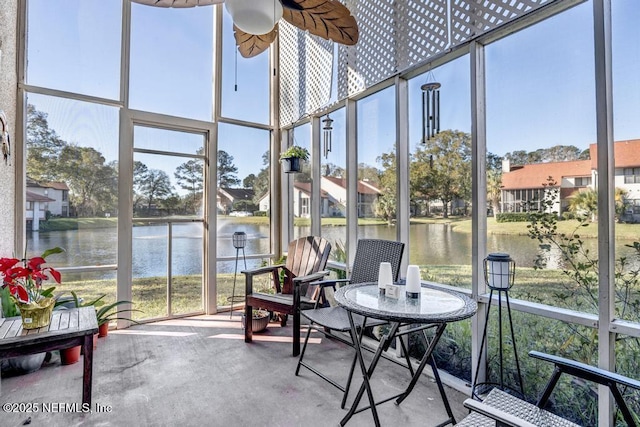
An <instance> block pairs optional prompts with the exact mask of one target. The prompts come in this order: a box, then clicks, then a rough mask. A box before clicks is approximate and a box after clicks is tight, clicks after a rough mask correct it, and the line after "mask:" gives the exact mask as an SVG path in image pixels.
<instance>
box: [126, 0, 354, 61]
mask: <svg viewBox="0 0 640 427" xmlns="http://www.w3.org/2000/svg"><path fill="white" fill-rule="evenodd" d="M131 1H133V2H134V3H141V4H146V5H149V6H155V7H179V8H184V7H196V6H206V5H213V4H219V3H223V2H224V3H225V5H226V7H227V10H228V11H229V14H230V15H231V18H232V20H233V23H234V24H235V25H234V27H233V32H234V36H235V39H236V45H237V46H238V51H239V52H240V55H242V56H243V57H244V58H251V57H253V56H256V55H259V54H260V53H261V52H264V51H265V50H267V49H269V46H270V45H271V43H273V41H274V40H275V39H276V35H277V32H278V25H277V22H278V20H280V18H282V19H284V20H285V21H287V22H288V23H289V24H291V25H293V26H295V27H298V28H300V29H301V30H303V31H308V32H309V33H310V34H313V35H314V36H318V37H321V38H323V39H325V40H332V41H334V42H335V43H340V44H343V45H346V46H353V45H354V44H356V43H357V42H358V37H359V31H358V24H357V23H356V19H355V17H354V16H353V15H351V12H350V11H349V9H347V7H346V6H345V5H343V4H342V2H340V1H338V0H131Z"/></svg>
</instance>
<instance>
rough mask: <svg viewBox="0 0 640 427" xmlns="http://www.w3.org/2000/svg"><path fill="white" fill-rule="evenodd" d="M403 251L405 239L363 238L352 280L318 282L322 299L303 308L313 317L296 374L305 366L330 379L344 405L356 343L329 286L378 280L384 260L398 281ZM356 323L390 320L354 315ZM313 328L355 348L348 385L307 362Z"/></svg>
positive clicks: (366, 324) (342, 405)
mask: <svg viewBox="0 0 640 427" xmlns="http://www.w3.org/2000/svg"><path fill="white" fill-rule="evenodd" d="M403 251H404V243H401V242H394V241H390V240H378V239H361V240H359V241H358V247H357V249H356V255H355V259H354V261H353V268H352V269H351V277H350V278H349V279H335V280H324V281H322V282H315V283H314V284H318V285H320V293H321V297H320V298H318V300H317V301H316V307H315V308H314V309H312V310H303V311H302V316H304V317H306V318H307V319H309V321H310V324H309V329H308V330H307V335H306V337H305V340H304V344H303V346H302V352H301V353H300V358H299V359H298V366H297V367H296V375H298V374H299V372H300V367H301V366H304V367H305V368H307V369H308V370H310V371H311V372H313V373H315V374H316V375H318V376H319V377H320V378H322V379H323V380H325V381H327V382H329V383H330V384H332V385H333V386H335V387H336V388H338V389H339V390H341V391H342V392H343V397H342V403H341V408H344V407H345V403H346V400H347V396H348V394H349V387H350V385H351V378H352V377H353V372H354V368H355V364H356V354H355V344H354V343H353V341H352V340H351V339H349V338H347V337H346V336H345V334H344V333H348V332H349V331H350V330H351V326H350V323H349V317H348V313H347V311H346V310H345V309H344V308H342V307H339V306H337V305H331V304H333V302H332V298H331V297H330V295H327V294H329V293H330V291H329V289H328V288H331V291H335V290H336V287H337V286H338V285H340V284H353V283H366V282H376V281H377V280H378V270H379V268H380V263H381V262H389V263H391V269H392V272H393V280H394V282H395V281H397V280H398V273H399V270H400V262H401V260H402V253H403ZM328 291H329V292H328ZM320 301H325V302H326V304H328V305H329V306H328V307H320V306H319V302H320ZM354 322H355V323H356V324H357V325H360V326H359V328H362V327H371V326H379V325H383V324H385V323H387V322H386V321H384V320H378V319H368V318H365V317H363V316H360V315H354ZM312 330H315V331H317V332H320V333H322V334H324V335H325V336H326V337H327V338H330V339H335V340H337V341H340V342H342V343H344V344H347V345H348V346H350V347H352V348H354V358H353V362H352V364H351V369H350V371H349V376H348V378H347V382H346V384H344V385H342V384H339V383H338V382H336V381H335V380H333V379H332V378H330V377H328V376H326V375H325V374H323V373H322V372H320V371H319V370H318V369H316V368H315V367H313V366H311V365H309V364H308V363H307V362H305V361H303V359H304V355H305V351H306V350H307V343H308V341H309V336H310V335H311V331H312ZM338 333H340V334H338ZM400 342H401V345H402V347H403V351H404V354H405V357H406V358H407V364H408V367H409V369H410V370H411V371H412V372H411V374H412V375H413V368H412V367H411V364H410V363H409V360H408V353H407V351H406V348H405V345H404V342H403V341H402V340H400Z"/></svg>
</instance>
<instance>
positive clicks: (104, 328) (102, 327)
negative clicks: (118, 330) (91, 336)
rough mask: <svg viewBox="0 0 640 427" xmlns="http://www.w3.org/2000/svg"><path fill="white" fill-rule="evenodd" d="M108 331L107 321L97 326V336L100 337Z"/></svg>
mask: <svg viewBox="0 0 640 427" xmlns="http://www.w3.org/2000/svg"><path fill="white" fill-rule="evenodd" d="M108 333H109V322H106V323H103V324H102V325H100V326H98V336H99V337H100V338H102V337H106V336H107V334H108Z"/></svg>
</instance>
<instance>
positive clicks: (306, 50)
mask: <svg viewBox="0 0 640 427" xmlns="http://www.w3.org/2000/svg"><path fill="white" fill-rule="evenodd" d="M279 26H280V67H281V68H280V92H281V96H280V124H281V125H286V124H290V123H293V122H295V121H297V120H298V119H299V118H300V117H302V116H304V115H305V114H308V113H311V112H313V111H316V110H317V109H319V108H321V107H322V106H324V105H326V104H327V103H328V102H329V99H330V97H331V81H332V80H331V79H332V74H333V42H331V41H328V40H323V39H320V38H318V37H315V36H312V35H309V34H308V33H305V32H303V31H300V30H298V29H297V28H296V27H294V26H292V25H289V24H288V23H286V22H284V21H280V24H279Z"/></svg>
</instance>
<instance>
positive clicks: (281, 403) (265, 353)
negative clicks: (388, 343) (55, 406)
mask: <svg viewBox="0 0 640 427" xmlns="http://www.w3.org/2000/svg"><path fill="white" fill-rule="evenodd" d="M290 328H291V326H290V325H287V327H286V328H280V327H279V325H278V324H275V323H271V324H270V325H269V328H268V329H267V331H266V332H264V333H260V334H254V342H253V343H252V344H245V343H244V341H243V335H242V328H241V323H240V316H239V315H238V314H234V316H233V318H232V319H231V320H230V319H229V314H228V313H227V314H219V315H215V316H198V317H192V318H188V319H182V320H171V321H165V322H158V323H152V324H145V325H138V326H133V327H131V328H129V329H126V330H120V331H111V332H110V333H109V336H108V337H106V338H101V339H99V342H98V348H97V350H96V351H95V353H94V355H95V357H94V368H93V369H94V370H93V372H94V380H93V408H92V409H93V410H94V412H93V413H90V414H82V413H64V412H58V413H43V412H42V411H43V409H44V407H43V406H42V404H43V403H48V404H51V403H56V402H58V403H74V402H80V401H81V396H82V393H81V386H82V361H80V362H79V363H76V364H74V365H69V366H62V365H60V363H59V357H58V355H57V352H54V354H53V357H52V359H51V360H50V361H49V362H48V363H45V365H44V366H43V367H42V368H41V369H40V370H39V371H37V372H34V373H32V374H28V375H22V376H16V377H9V378H3V379H2V384H1V388H0V392H1V394H0V403H2V404H4V403H7V402H10V403H34V404H36V406H35V408H37V409H38V410H39V412H37V413H24V412H22V413H7V412H5V411H2V413H1V414H0V426H3V427H5V426H19V425H24V423H25V422H26V421H28V419H29V417H30V418H31V422H30V425H31V426H41V425H46V426H80V425H88V426H254V425H259V426H338V425H339V422H340V420H341V419H342V417H343V416H344V415H345V414H346V410H344V409H340V398H341V392H340V391H339V390H338V389H336V388H334V387H333V386H331V385H330V384H328V383H327V382H325V381H322V380H321V379H320V378H318V377H317V376H315V375H314V374H312V373H310V372H309V371H306V370H304V369H302V370H301V375H300V376H298V377H296V376H295V375H294V372H295V368H296V364H297V358H294V357H291V343H290V342H289V340H288V339H287V337H290V336H291V330H290ZM321 337H322V336H321V335H320V334H318V335H317V338H316V341H321V343H318V344H313V345H312V346H311V347H310V348H309V350H308V357H307V356H305V360H308V361H309V362H312V361H313V360H318V361H320V362H321V363H322V364H321V365H320V366H324V367H328V371H329V372H335V374H336V378H337V379H343V378H346V373H347V369H348V365H349V360H350V357H351V354H352V353H351V352H350V349H349V348H348V347H346V346H344V345H342V344H339V343H336V342H333V341H329V340H326V339H322V340H320V338H321ZM408 378H409V373H408V371H407V370H405V369H403V368H401V367H399V366H397V365H395V364H393V363H390V362H388V361H384V360H382V361H381V362H380V364H379V365H378V370H376V372H375V374H374V376H373V392H374V395H375V396H376V397H377V398H382V397H385V396H390V395H392V394H397V393H399V392H400V391H401V390H402V389H403V388H404V387H405V385H406V382H407V380H408ZM360 383H361V381H360V380H358V381H355V382H354V388H355V389H354V391H353V392H352V393H351V395H350V399H349V402H348V405H349V404H350V403H351V401H352V400H353V397H354V396H355V390H357V387H358V386H359V385H360ZM446 389H447V395H448V397H449V400H450V402H451V405H452V407H453V411H454V414H455V417H456V419H457V420H460V419H462V418H463V417H464V416H465V415H466V414H467V413H468V411H467V410H466V409H464V408H463V407H462V402H463V401H464V399H465V398H466V396H464V395H463V394H461V393H459V392H457V391H455V390H453V389H451V388H449V387H446ZM365 400H366V397H365ZM377 400H379V399H377ZM96 405H99V406H100V407H101V408H103V410H105V411H107V408H110V411H109V412H101V413H98V412H96V409H97V406H96ZM378 412H379V416H380V420H381V423H382V425H386V426H398V425H402V426H427V427H428V426H434V425H437V424H439V423H440V422H441V421H443V420H445V419H446V413H445V410H444V407H443V405H442V401H441V399H440V395H439V394H438V390H437V387H436V385H435V383H434V382H433V381H432V380H431V379H430V378H429V377H427V376H426V375H424V374H423V378H422V379H421V381H419V382H418V385H417V386H416V388H415V389H414V391H413V392H412V394H411V395H410V396H409V397H408V398H407V399H406V400H405V401H404V402H403V403H402V405H400V406H397V405H395V404H394V403H393V402H387V403H384V404H382V405H380V406H379V407H378ZM371 425H373V417H372V416H371V412H370V411H364V412H362V413H360V414H356V415H355V416H354V417H353V418H352V419H351V420H350V422H349V423H348V424H347V426H350V427H356V426H371Z"/></svg>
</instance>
